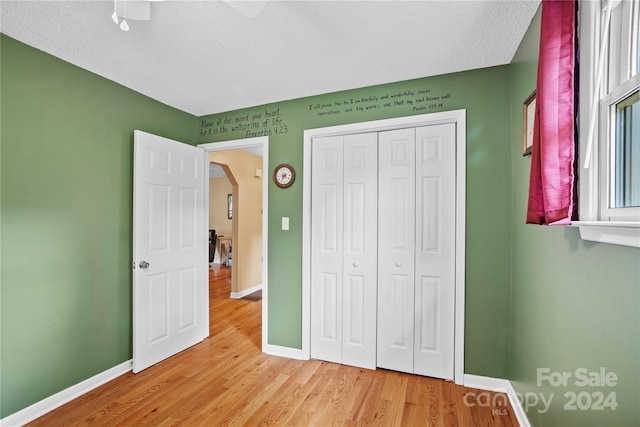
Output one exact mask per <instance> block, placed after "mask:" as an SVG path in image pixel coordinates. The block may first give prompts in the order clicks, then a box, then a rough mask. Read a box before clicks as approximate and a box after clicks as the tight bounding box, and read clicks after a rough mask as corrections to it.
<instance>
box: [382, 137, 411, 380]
mask: <svg viewBox="0 0 640 427" xmlns="http://www.w3.org/2000/svg"><path fill="white" fill-rule="evenodd" d="M379 145H380V153H379V171H378V174H379V184H378V185H379V195H378V200H379V201H378V205H379V225H378V242H379V246H378V357H377V359H378V360H377V362H378V366H379V367H381V368H386V369H393V370H395V371H402V372H410V373H413V347H414V345H413V340H414V279H415V275H414V270H415V268H414V246H415V211H416V209H415V203H416V200H415V188H416V184H415V182H416V179H415V130H414V129H413V128H411V129H400V130H393V131H387V132H381V133H380V136H379Z"/></svg>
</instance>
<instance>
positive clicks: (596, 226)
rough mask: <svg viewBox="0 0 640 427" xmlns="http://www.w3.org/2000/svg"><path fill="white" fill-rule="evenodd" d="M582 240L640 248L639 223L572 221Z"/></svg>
mask: <svg viewBox="0 0 640 427" xmlns="http://www.w3.org/2000/svg"><path fill="white" fill-rule="evenodd" d="M571 226H573V227H578V228H579V229H580V237H581V238H582V239H583V240H591V241H593V242H600V243H610V244H612V245H621V246H630V247H632V248H640V222H623V221H574V222H572V223H571Z"/></svg>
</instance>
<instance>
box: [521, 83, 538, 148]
mask: <svg viewBox="0 0 640 427" xmlns="http://www.w3.org/2000/svg"><path fill="white" fill-rule="evenodd" d="M535 117H536V91H535V90H534V91H533V93H532V94H531V95H529V97H528V98H527V99H526V100H525V101H524V105H523V107H522V155H523V156H528V155H530V154H531V149H532V147H533V122H534V120H535Z"/></svg>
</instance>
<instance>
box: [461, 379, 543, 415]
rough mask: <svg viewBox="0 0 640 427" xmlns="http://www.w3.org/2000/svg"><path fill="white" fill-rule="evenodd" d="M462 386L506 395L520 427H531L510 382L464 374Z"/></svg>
mask: <svg viewBox="0 0 640 427" xmlns="http://www.w3.org/2000/svg"><path fill="white" fill-rule="evenodd" d="M464 386H465V387H470V388H479V389H481V390H489V391H497V392H501V393H506V394H507V396H508V397H509V403H511V407H512V408H513V412H515V414H516V419H517V420H518V424H520V427H531V423H529V419H528V418H527V414H526V412H525V411H524V409H523V408H522V403H521V402H520V399H518V395H517V393H516V391H515V389H514V388H513V385H512V384H511V381H509V380H505V379H501V378H492V377H482V376H480V375H471V374H464Z"/></svg>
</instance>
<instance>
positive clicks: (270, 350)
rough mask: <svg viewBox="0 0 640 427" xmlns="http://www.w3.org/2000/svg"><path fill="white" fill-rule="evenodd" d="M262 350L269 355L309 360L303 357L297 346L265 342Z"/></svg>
mask: <svg viewBox="0 0 640 427" xmlns="http://www.w3.org/2000/svg"><path fill="white" fill-rule="evenodd" d="M264 352H265V353H267V354H268V355H269V356H278V357H286V358H287V359H296V360H309V358H308V357H304V355H303V354H302V350H300V349H298V348H291V347H282V346H279V345H274V344H267V347H266V349H264Z"/></svg>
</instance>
